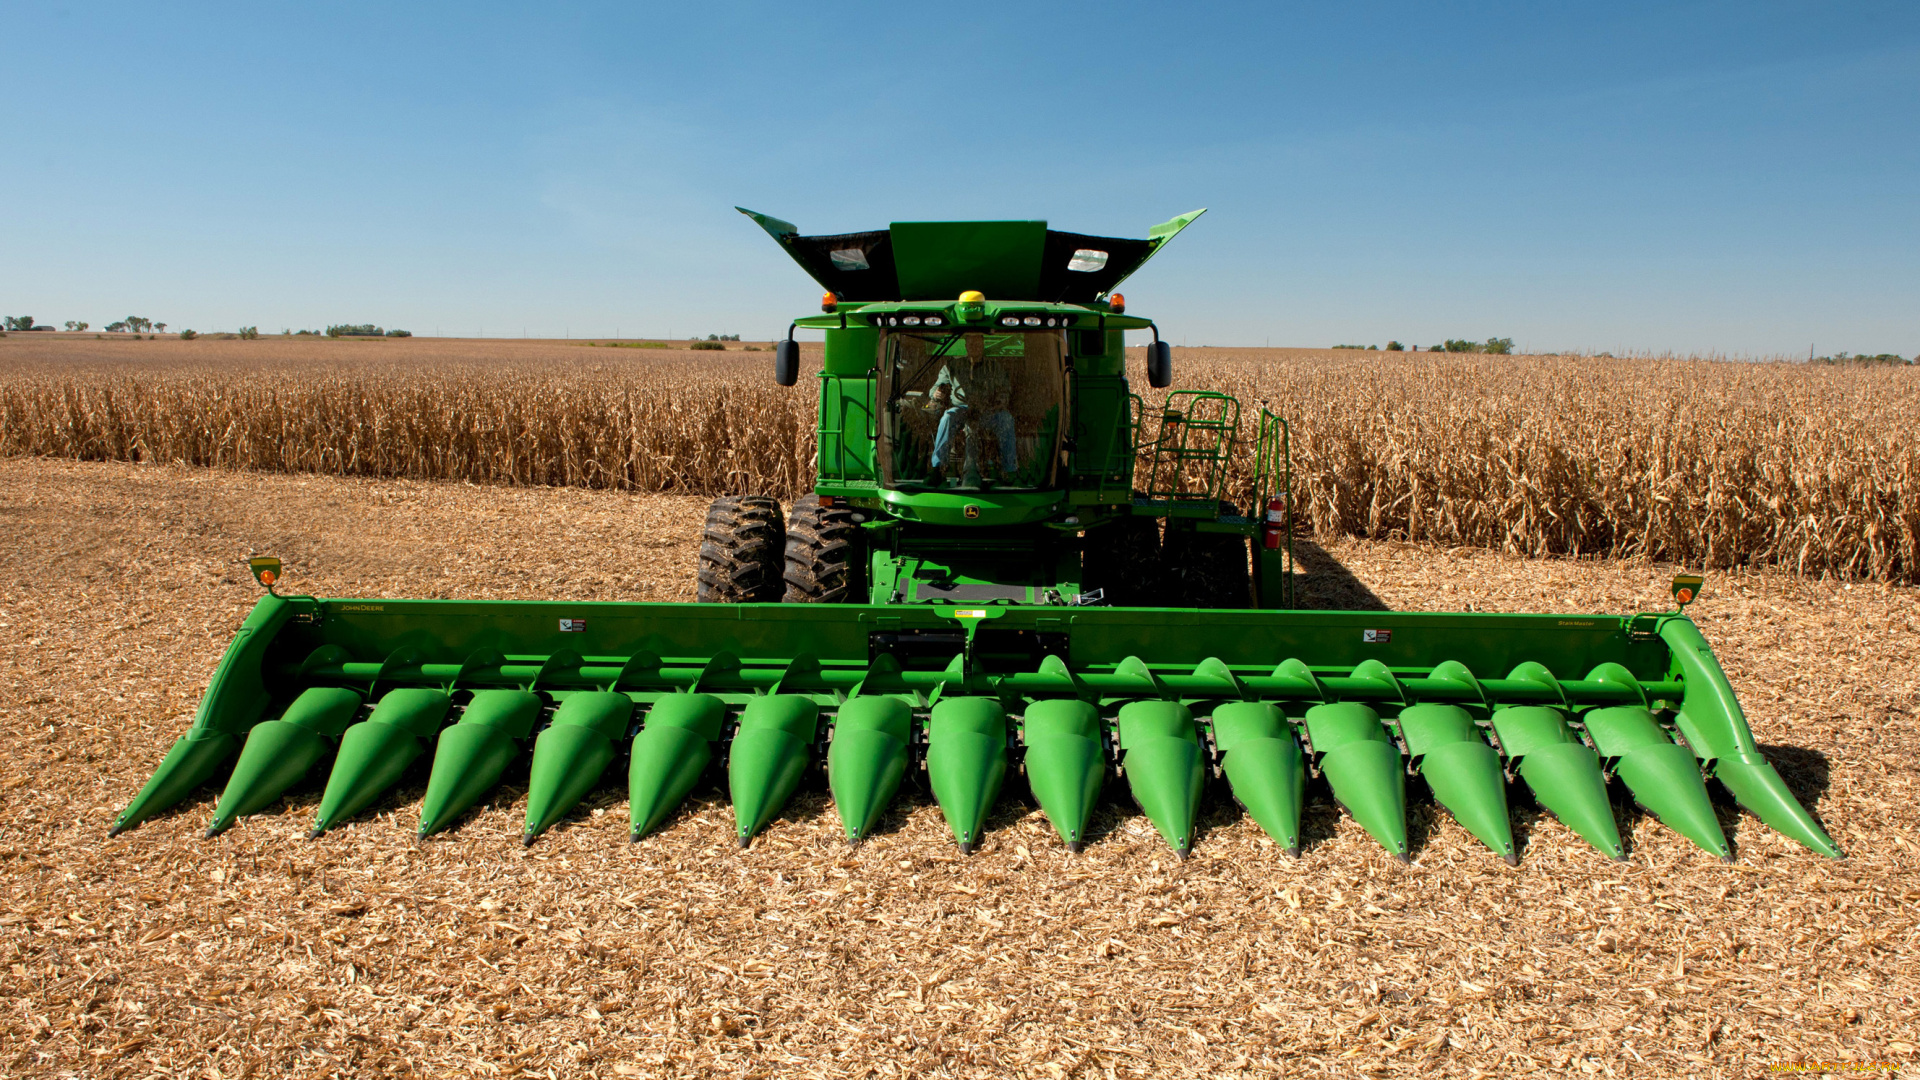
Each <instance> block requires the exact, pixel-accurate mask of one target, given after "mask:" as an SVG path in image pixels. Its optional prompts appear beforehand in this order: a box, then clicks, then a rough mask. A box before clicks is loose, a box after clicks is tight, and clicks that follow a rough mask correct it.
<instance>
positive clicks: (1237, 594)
mask: <svg viewBox="0 0 1920 1080" xmlns="http://www.w3.org/2000/svg"><path fill="white" fill-rule="evenodd" d="M1221 511H1222V513H1223V514H1227V515H1231V514H1232V513H1233V512H1234V510H1233V507H1231V506H1227V505H1224V504H1223V505H1222V507H1221ZM1161 532H1162V530H1161V526H1160V522H1159V521H1158V520H1156V519H1154V518H1145V517H1134V518H1122V519H1121V520H1119V521H1116V522H1113V523H1111V524H1108V525H1103V526H1100V527H1099V528H1097V529H1092V530H1089V531H1088V533H1087V537H1086V557H1085V563H1084V572H1083V575H1082V576H1083V578H1084V582H1083V587H1084V588H1085V589H1086V590H1088V591H1091V590H1093V589H1100V590H1101V591H1102V593H1103V594H1104V596H1105V600H1106V602H1107V603H1108V604H1111V605H1114V606H1116V607H1195V608H1243V607H1249V606H1252V595H1251V593H1252V590H1251V583H1250V578H1249V575H1248V569H1249V564H1248V561H1247V560H1248V554H1249V549H1248V544H1247V541H1246V540H1245V539H1243V538H1241V537H1239V536H1235V535H1232V534H1230V533H1203V532H1200V531H1198V530H1196V529H1194V528H1192V527H1191V526H1190V525H1188V524H1186V523H1184V522H1178V521H1173V522H1169V523H1168V525H1167V527H1166V529H1165V536H1164V537H1162V535H1161ZM861 563H862V556H861V551H860V525H859V523H858V522H856V521H855V520H854V518H853V512H852V511H850V510H847V509H845V508H842V507H831V508H830V507H824V506H821V505H820V497H819V496H818V495H814V494H807V495H803V496H801V497H800V499H799V500H798V501H796V502H795V503H794V504H793V512H792V513H791V514H790V515H788V516H786V518H785V519H784V520H783V519H782V516H781V512H780V503H779V501H778V500H776V499H771V498H768V497H767V496H764V495H723V496H721V497H720V498H718V499H715V500H714V501H713V505H712V506H710V507H709V508H708V509H707V524H706V528H705V530H704V531H703V532H702V534H701V540H700V583H699V588H698V590H697V592H696V594H695V595H696V598H697V599H698V600H699V601H700V602H701V603H703V604H773V603H782V602H784V603H788V604H845V603H858V602H860V601H861V600H863V599H864V598H865V597H864V591H863V588H862V580H861V579H862V576H863V575H862V574H861V573H860V571H861Z"/></svg>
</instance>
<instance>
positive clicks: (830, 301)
mask: <svg viewBox="0 0 1920 1080" xmlns="http://www.w3.org/2000/svg"><path fill="white" fill-rule="evenodd" d="M839 306H840V298H839V297H837V296H835V295H833V293H831V292H824V293H821V294H820V310H821V311H832V310H833V309H834V308H837V307H839Z"/></svg>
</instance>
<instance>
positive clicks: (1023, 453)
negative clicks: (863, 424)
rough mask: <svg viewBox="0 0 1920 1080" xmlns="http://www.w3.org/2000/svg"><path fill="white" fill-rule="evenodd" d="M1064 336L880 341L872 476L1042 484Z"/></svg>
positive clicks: (1055, 450) (943, 484) (965, 484)
mask: <svg viewBox="0 0 1920 1080" xmlns="http://www.w3.org/2000/svg"><path fill="white" fill-rule="evenodd" d="M1065 351H1066V335H1065V334H1064V332H1062V331H1059V330H1043V331H1036V332H1032V333H1021V332H1008V333H987V332H982V331H970V332H960V331H953V332H941V331H904V332H903V331H893V332H889V333H887V334H886V335H885V336H884V337H882V338H881V339H880V364H879V368H880V371H879V375H880V386H879V390H880V394H881V400H882V401H884V402H885V408H884V409H882V410H881V413H880V431H879V436H880V438H879V450H880V469H881V480H882V482H883V483H885V484H887V485H888V486H890V487H901V488H921V489H926V490H942V491H944V490H984V489H990V488H1044V487H1049V486H1051V485H1052V483H1053V470H1054V465H1055V463H1056V462H1057V461H1058V460H1059V457H1060V437H1061V431H1062V430H1063V426H1064V425H1063V417H1062V413H1063V408H1062V402H1063V397H1064V395H1063V389H1064V385H1065V380H1066V364H1065Z"/></svg>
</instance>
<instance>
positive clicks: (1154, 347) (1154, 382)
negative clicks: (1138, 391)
mask: <svg viewBox="0 0 1920 1080" xmlns="http://www.w3.org/2000/svg"><path fill="white" fill-rule="evenodd" d="M1147 383H1148V385H1150V386H1152V387H1153V388H1154V389H1155V390H1165V389H1166V388H1167V387H1169V386H1172V385H1173V346H1171V345H1169V344H1167V343H1166V342H1164V341H1156V342H1153V343H1152V344H1150V345H1148V346H1147Z"/></svg>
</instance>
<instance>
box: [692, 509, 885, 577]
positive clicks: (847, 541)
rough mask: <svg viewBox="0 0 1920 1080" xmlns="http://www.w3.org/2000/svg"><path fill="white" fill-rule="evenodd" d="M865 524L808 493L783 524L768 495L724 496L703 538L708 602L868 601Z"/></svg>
mask: <svg viewBox="0 0 1920 1080" xmlns="http://www.w3.org/2000/svg"><path fill="white" fill-rule="evenodd" d="M859 532H860V526H859V523H858V522H856V521H854V519H853V513H852V511H850V510H846V509H843V508H840V507H833V508H828V507H824V506H821V505H820V497H819V496H818V495H812V494H808V495H804V496H802V497H801V498H800V499H799V500H798V501H797V502H795V503H794V504H793V512H792V514H791V515H789V516H787V517H786V518H785V519H784V520H783V519H782V516H781V512H780V503H779V501H778V500H776V499H771V498H768V497H767V496H764V495H723V496H721V497H720V498H718V499H715V500H713V505H712V506H710V507H708V508H707V524H706V528H705V529H704V530H703V531H702V533H701V537H700V582H699V587H698V589H697V590H696V592H695V598H696V599H698V600H699V601H700V602H701V603H703V604H773V603H781V602H785V603H789V604H840V603H849V602H853V601H857V600H859V599H861V597H860V595H859V594H858V591H857V589H858V585H859Z"/></svg>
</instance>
